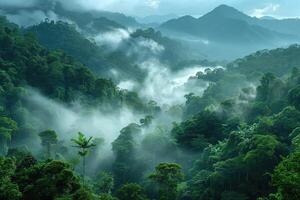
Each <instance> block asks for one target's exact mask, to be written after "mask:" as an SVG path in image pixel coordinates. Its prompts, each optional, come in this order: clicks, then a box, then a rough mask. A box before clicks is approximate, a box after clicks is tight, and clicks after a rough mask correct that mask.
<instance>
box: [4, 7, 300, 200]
mask: <svg viewBox="0 0 300 200" xmlns="http://www.w3.org/2000/svg"><path fill="white" fill-rule="evenodd" d="M64 12H66V13H68V12H67V11H64ZM101 13H102V14H103V13H105V12H98V13H97V12H95V13H92V14H88V15H89V16H92V17H91V18H92V19H94V16H98V15H100V14H101ZM68 14H69V15H71V14H72V16H73V14H74V13H73V12H69V13H68ZM77 14H78V13H77ZM77 14H76V16H77V17H78V16H81V15H79V14H78V15H77ZM85 14H86V13H85V12H83V15H85ZM106 14H107V15H109V14H108V13H106ZM236 14H239V15H234V16H232V17H240V14H241V13H236ZM111 15H112V16H114V17H116V18H119V17H122V19H124V18H123V17H124V16H122V15H118V14H114V15H113V14H111ZM76 16H73V17H76ZM242 16H243V15H242ZM80 19H81V18H80V17H79V18H78V19H77V20H80ZM125 19H126V18H125ZM130 19H131V18H127V20H129V22H130ZM97 20H98V21H97ZM97 20H96V21H97V22H98V23H99V24H98V26H99V27H98V28H99V29H97V30H96V29H93V30H92V31H91V30H89V29H85V31H87V32H88V33H89V34H87V32H85V31H82V29H81V31H80V29H78V27H76V24H73V25H71V24H69V23H67V22H63V21H60V20H58V21H51V20H48V19H46V20H44V21H42V22H40V23H38V24H36V25H33V26H30V27H27V28H24V27H23V28H20V27H19V26H18V25H16V24H13V23H11V22H9V21H8V20H7V19H6V17H4V16H3V17H0V200H299V199H300V68H299V67H300V59H299V58H300V47H299V45H291V46H289V47H287V48H278V49H273V50H261V51H257V52H255V53H252V54H250V55H248V56H246V57H244V58H239V59H237V60H234V61H231V62H229V63H228V64H226V62H224V61H210V60H201V59H200V58H199V59H192V58H191V57H189V54H190V53H189V50H190V49H186V46H185V45H184V44H182V43H180V42H178V41H176V40H173V39H170V38H168V37H165V36H163V35H162V34H161V32H159V31H156V30H155V29H153V28H149V29H137V30H134V31H129V30H127V28H126V27H124V26H123V25H120V23H119V21H118V22H114V21H112V19H107V18H97ZM96 21H94V22H95V23H96ZM131 22H132V21H131ZM133 22H134V21H133ZM133 22H132V23H133ZM82 23H83V24H82V26H81V28H82V27H84V24H85V22H82ZM107 23H108V24H110V25H113V26H110V25H109V26H107ZM108 27H110V28H111V29H107V28H108ZM119 28H120V29H122V30H124V31H125V30H126V31H127V32H126V34H125V35H126V39H124V38H123V39H121V40H120V41H117V47H115V46H113V44H115V43H114V42H112V41H109V42H107V41H106V43H101V42H103V38H105V37H106V36H107V35H105V34H104V33H103V32H101V31H103V30H105V31H104V32H110V31H111V30H115V29H119ZM93 31H95V32H93ZM98 33H99V35H98ZM122 33H123V32H122ZM110 36H111V35H110ZM108 38H110V39H111V38H113V39H116V38H117V36H116V35H113V36H112V37H108ZM99 41H100V42H99ZM199 57H200V55H199ZM219 64H222V66H220V65H219ZM110 73H111V74H110ZM112 75H115V76H112ZM111 77H113V78H112V79H110V78H111ZM122 88H126V89H122Z"/></svg>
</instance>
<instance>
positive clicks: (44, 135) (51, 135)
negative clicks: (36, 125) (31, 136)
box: [39, 130, 57, 158]
mask: <svg viewBox="0 0 300 200" xmlns="http://www.w3.org/2000/svg"><path fill="white" fill-rule="evenodd" d="M39 136H40V138H41V141H42V145H43V146H45V147H46V153H47V158H51V147H52V145H55V144H57V134H56V132H55V131H53V130H46V131H43V132H40V133H39Z"/></svg>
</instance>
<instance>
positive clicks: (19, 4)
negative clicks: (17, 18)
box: [0, 0, 39, 8]
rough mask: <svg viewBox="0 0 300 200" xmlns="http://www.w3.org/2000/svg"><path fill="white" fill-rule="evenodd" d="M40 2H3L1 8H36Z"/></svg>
mask: <svg viewBox="0 0 300 200" xmlns="http://www.w3.org/2000/svg"><path fill="white" fill-rule="evenodd" d="M38 2H39V0H26V1H24V0H1V1H0V7H1V8H3V7H18V8H28V7H32V6H35V5H36V4H37V3H38Z"/></svg>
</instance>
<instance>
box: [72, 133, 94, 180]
mask: <svg viewBox="0 0 300 200" xmlns="http://www.w3.org/2000/svg"><path fill="white" fill-rule="evenodd" d="M92 140H93V137H89V138H87V137H86V136H85V135H84V134H83V133H81V132H79V133H78V137H77V138H73V139H72V140H71V141H73V142H74V143H75V146H74V147H76V148H78V149H79V151H78V155H79V156H81V157H82V158H83V162H82V176H83V184H84V179H85V157H86V156H87V154H88V153H89V149H90V148H92V147H94V146H96V145H95V144H93V141H92Z"/></svg>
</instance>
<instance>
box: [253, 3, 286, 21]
mask: <svg viewBox="0 0 300 200" xmlns="http://www.w3.org/2000/svg"><path fill="white" fill-rule="evenodd" d="M279 8H280V5H279V4H272V3H271V4H268V5H266V6H265V7H263V8H256V9H254V10H253V12H252V14H251V15H252V16H255V17H258V18H260V17H263V16H266V15H272V14H274V13H275V12H276V11H278V9H279Z"/></svg>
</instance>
